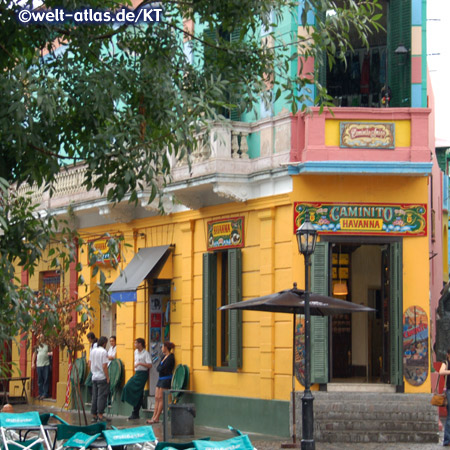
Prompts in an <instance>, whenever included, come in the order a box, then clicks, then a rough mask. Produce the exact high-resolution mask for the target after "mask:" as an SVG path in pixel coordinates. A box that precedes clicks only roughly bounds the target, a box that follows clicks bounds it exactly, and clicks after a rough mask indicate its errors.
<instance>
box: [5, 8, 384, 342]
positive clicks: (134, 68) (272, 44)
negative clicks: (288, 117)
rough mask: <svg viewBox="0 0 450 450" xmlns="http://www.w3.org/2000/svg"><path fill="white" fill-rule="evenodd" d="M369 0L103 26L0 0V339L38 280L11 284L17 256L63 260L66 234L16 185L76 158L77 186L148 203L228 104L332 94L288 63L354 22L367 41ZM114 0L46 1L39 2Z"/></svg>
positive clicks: (69, 245) (211, 11)
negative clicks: (54, 19)
mask: <svg viewBox="0 0 450 450" xmlns="http://www.w3.org/2000/svg"><path fill="white" fill-rule="evenodd" d="M377 2H378V0H339V1H338V0H303V1H300V2H297V1H290V0H239V1H235V0H179V1H178V0H162V1H160V2H158V5H160V6H161V7H162V9H163V14H162V18H161V21H160V22H158V23H139V24H134V25H130V24H115V25H114V26H112V25H110V24H101V25H98V24H76V23H73V22H66V23H58V24H55V23H53V24H50V23H34V24H29V25H26V26H25V25H23V24H21V23H20V22H19V21H18V20H17V14H18V12H19V10H20V9H21V8H23V7H29V8H33V7H36V5H34V2H33V1H32V0H25V1H22V2H15V1H10V0H5V1H2V2H0V177H2V180H1V184H0V188H1V195H2V197H1V199H0V317H1V321H0V340H6V339H7V338H11V337H12V336H16V335H17V334H18V333H19V332H20V331H21V330H24V331H26V330H29V329H30V327H31V326H32V323H33V320H38V317H39V311H37V310H36V308H38V306H36V305H37V303H36V302H33V298H34V297H35V293H33V292H31V291H30V290H29V289H28V288H27V287H21V286H20V280H18V277H17V271H16V272H15V271H14V269H15V266H14V264H16V265H17V266H18V267H20V268H23V269H25V270H28V271H29V272H30V274H32V273H33V269H34V268H35V267H36V265H37V264H38V262H39V261H40V259H41V258H42V255H43V252H44V250H45V249H46V248H47V247H48V246H49V245H50V243H51V242H56V241H57V242H58V245H57V246H56V247H57V248H58V251H56V250H55V251H54V252H53V254H52V255H51V258H52V262H51V264H52V265H53V266H54V267H55V268H58V269H61V270H67V267H68V264H70V263H71V261H73V260H74V244H73V242H74V239H75V238H76V236H75V235H74V234H73V233H72V232H71V231H70V230H68V229H65V230H62V228H61V225H60V224H58V223H57V221H56V220H55V219H54V218H53V217H52V215H51V212H48V214H47V215H46V216H45V217H44V216H42V215H39V214H37V213H36V210H35V209H34V206H33V205H32V202H31V200H30V197H29V196H24V197H21V196H19V195H18V194H17V193H16V191H15V190H14V189H13V187H17V186H18V185H21V184H23V183H26V184H28V185H30V186H34V187H39V188H42V189H44V190H48V191H50V194H51V191H52V183H53V182H54V180H55V177H56V175H57V174H58V173H59V171H60V170H64V166H66V165H73V164H82V165H83V166H84V167H85V168H86V171H85V179H84V184H85V186H86V187H87V189H98V190H99V191H100V192H101V193H104V194H105V195H106V197H107V199H108V200H109V201H110V202H120V201H122V200H124V199H126V200H130V201H137V199H138V195H141V193H142V192H144V193H146V195H148V196H149V197H150V198H149V202H151V201H152V200H153V199H154V198H157V196H158V195H159V194H160V193H161V192H162V191H163V190H164V187H165V186H166V185H167V183H170V172H171V165H172V163H173V161H177V160H180V159H182V158H185V157H186V156H189V154H190V153H192V151H193V150H194V148H195V146H196V140H195V136H196V135H197V134H198V133H199V132H200V131H201V130H204V129H208V127H209V126H210V125H211V124H212V123H214V122H217V121H226V120H227V117H229V116H230V114H229V113H230V111H232V110H237V111H238V113H239V114H243V113H246V112H251V111H253V109H254V107H255V105H256V104H259V102H260V101H261V98H263V99H265V101H269V100H270V98H269V97H270V96H271V99H272V101H275V100H277V99H279V98H280V97H281V96H283V98H285V100H286V102H287V103H288V104H289V105H290V107H291V110H292V112H293V113H295V112H296V111H297V110H298V108H305V105H306V104H307V103H309V104H320V105H322V106H323V107H326V106H328V105H331V102H330V98H329V97H328V96H327V94H326V90H325V87H324V86H322V85H321V84H320V81H319V79H318V77H315V76H314V74H308V73H304V71H303V70H302V69H301V67H300V69H299V70H292V68H293V67H295V65H297V64H299V65H301V61H304V60H307V59H308V58H314V59H315V61H316V63H317V64H319V63H323V61H324V55H325V56H326V59H327V60H328V62H329V63H330V64H333V63H334V62H335V61H337V60H343V59H345V54H346V52H347V51H348V50H351V48H352V42H351V33H355V32H356V33H357V35H358V36H359V37H360V39H361V41H362V42H363V43H365V44H367V36H368V35H369V34H370V33H371V30H372V29H374V27H375V28H377V27H379V25H378V23H377V21H378V19H379V18H380V17H379V16H380V15H379V5H378V3H377ZM299 3H300V6H301V8H302V14H301V15H300V21H299V23H298V26H295V27H291V31H289V32H284V31H283V32H280V31H279V29H278V28H277V24H279V23H281V21H282V19H283V17H286V14H288V15H289V14H291V12H295V14H294V15H293V16H292V17H294V16H296V15H297V11H298V8H299ZM123 4H127V1H126V0H125V1H117V0H90V1H89V2H84V1H83V2H82V1H79V0H63V1H61V0H46V1H44V4H43V5H40V6H39V8H41V9H42V8H43V9H52V8H56V7H64V8H65V9H66V10H67V11H69V10H70V11H75V10H78V9H80V8H82V7H86V6H89V7H90V8H94V9H102V10H115V9H117V8H118V7H119V6H121V5H123ZM150 4H151V2H150V1H145V0H144V1H143V2H142V3H140V4H136V2H134V4H133V6H134V8H142V7H149V5H150ZM128 6H131V3H130V4H129V5H128ZM327 11H328V13H327ZM330 11H331V12H332V13H330ZM186 21H192V23H194V26H193V27H185V26H184V25H185V23H186ZM188 23H189V22H188ZM300 29H301V30H302V32H301V33H298V32H297V30H300ZM292 30H293V31H292ZM262 35H264V38H262ZM186 42H189V45H188V46H187V44H186ZM187 47H189V48H187ZM299 56H300V57H302V58H303V59H299ZM314 86H315V89H313V87H314ZM268 87H269V88H268ZM314 92H315V93H317V94H318V95H317V97H316V98H312V96H313V93H314ZM56 247H55V248H56ZM93 253H94V252H93ZM78 268H79V267H78ZM81 282H82V280H81ZM33 318H34V319H33ZM55 320H56V319H55ZM47 322H48V323H52V321H47ZM43 332H44V334H45V332H46V330H45V329H44V330H43ZM47 334H48V333H47Z"/></svg>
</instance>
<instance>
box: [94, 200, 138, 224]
mask: <svg viewBox="0 0 450 450" xmlns="http://www.w3.org/2000/svg"><path fill="white" fill-rule="evenodd" d="M98 213H99V215H100V216H105V217H107V218H108V219H109V220H112V221H114V222H117V223H128V222H130V221H131V220H133V219H134V206H133V205H132V204H125V205H124V204H117V205H115V206H113V207H111V206H109V205H106V206H99V208H98Z"/></svg>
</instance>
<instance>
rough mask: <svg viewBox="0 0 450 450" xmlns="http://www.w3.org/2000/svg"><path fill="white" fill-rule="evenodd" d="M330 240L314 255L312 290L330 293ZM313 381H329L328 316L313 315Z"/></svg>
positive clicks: (319, 243) (322, 243) (317, 292)
mask: <svg viewBox="0 0 450 450" xmlns="http://www.w3.org/2000/svg"><path fill="white" fill-rule="evenodd" d="M328 248H329V247H328V242H318V243H317V244H316V250H315V252H314V253H313V256H312V265H311V291H312V292H314V293H316V294H322V295H328V274H329V261H328V260H329V251H328ZM311 382H312V383H328V317H317V316H313V317H311Z"/></svg>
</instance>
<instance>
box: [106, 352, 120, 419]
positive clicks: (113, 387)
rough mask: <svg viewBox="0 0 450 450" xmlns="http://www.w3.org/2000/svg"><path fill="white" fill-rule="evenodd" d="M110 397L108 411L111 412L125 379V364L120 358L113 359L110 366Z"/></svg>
mask: <svg viewBox="0 0 450 450" xmlns="http://www.w3.org/2000/svg"><path fill="white" fill-rule="evenodd" d="M108 372H109V389H110V393H109V399H108V412H109V413H111V407H112V404H113V402H114V400H115V398H116V394H117V392H118V390H119V387H120V386H121V384H122V381H123V375H124V365H123V362H122V361H121V360H120V359H113V360H112V361H111V362H110V364H109V366H108Z"/></svg>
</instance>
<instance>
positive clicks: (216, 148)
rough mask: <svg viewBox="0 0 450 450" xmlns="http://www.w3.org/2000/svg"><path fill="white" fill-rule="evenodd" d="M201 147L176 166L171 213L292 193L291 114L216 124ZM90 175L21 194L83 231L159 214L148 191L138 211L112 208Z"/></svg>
mask: <svg viewBox="0 0 450 450" xmlns="http://www.w3.org/2000/svg"><path fill="white" fill-rule="evenodd" d="M197 142H198V145H197V148H196V150H195V151H194V152H193V153H192V154H191V155H190V164H188V161H187V158H184V159H183V160H181V161H175V160H173V161H172V182H171V183H170V184H169V185H168V186H167V187H166V188H164V196H163V203H164V206H165V210H166V212H167V213H170V212H175V211H179V210H185V209H186V208H195V209H197V208H201V207H206V206H211V205H217V204H222V203H228V202H230V201H245V200H248V199H251V198H255V197H257V196H261V195H271V194H273V193H275V192H279V191H280V189H281V190H284V191H289V190H290V188H291V182H290V178H289V176H288V175H287V170H286V166H285V165H286V163H288V162H289V155H290V144H291V116H290V114H289V113H287V112H286V113H284V114H281V115H279V116H277V117H276V118H269V119H263V120H261V121H259V122H255V123H251V124H248V123H243V122H233V123H231V124H230V125H224V124H214V125H213V126H212V128H211V130H210V132H209V133H206V132H203V133H201V134H199V136H198V137H197ZM85 171H86V167H85V166H83V165H76V166H68V167H65V168H63V169H61V172H60V173H59V174H58V175H57V176H56V180H55V181H54V183H53V185H52V191H53V194H52V195H51V196H50V193H49V192H48V191H45V192H44V190H43V188H38V187H37V186H34V187H31V188H30V186H28V185H22V186H20V187H19V189H18V192H19V194H22V195H23V194H25V193H26V192H30V191H31V192H32V201H33V203H34V204H37V205H39V206H38V209H39V210H46V211H51V212H52V213H53V214H57V215H59V216H60V217H63V218H65V219H68V220H70V222H71V225H73V226H76V227H81V228H83V227H88V226H93V225H102V224H108V223H112V222H129V221H130V220H133V219H137V218H143V217H149V216H152V215H156V214H158V212H159V211H158V202H157V201H154V202H153V203H151V204H149V203H148V201H147V198H148V193H147V192H145V191H144V192H143V193H142V194H141V195H140V202H139V204H138V205H137V206H135V205H134V204H129V203H128V202H127V201H126V200H124V201H123V202H121V203H120V204H117V205H114V206H112V205H111V204H109V203H108V201H107V200H106V195H105V194H101V193H100V192H99V191H98V190H90V191H88V190H87V189H86V187H85V186H83V181H84V175H85Z"/></svg>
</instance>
